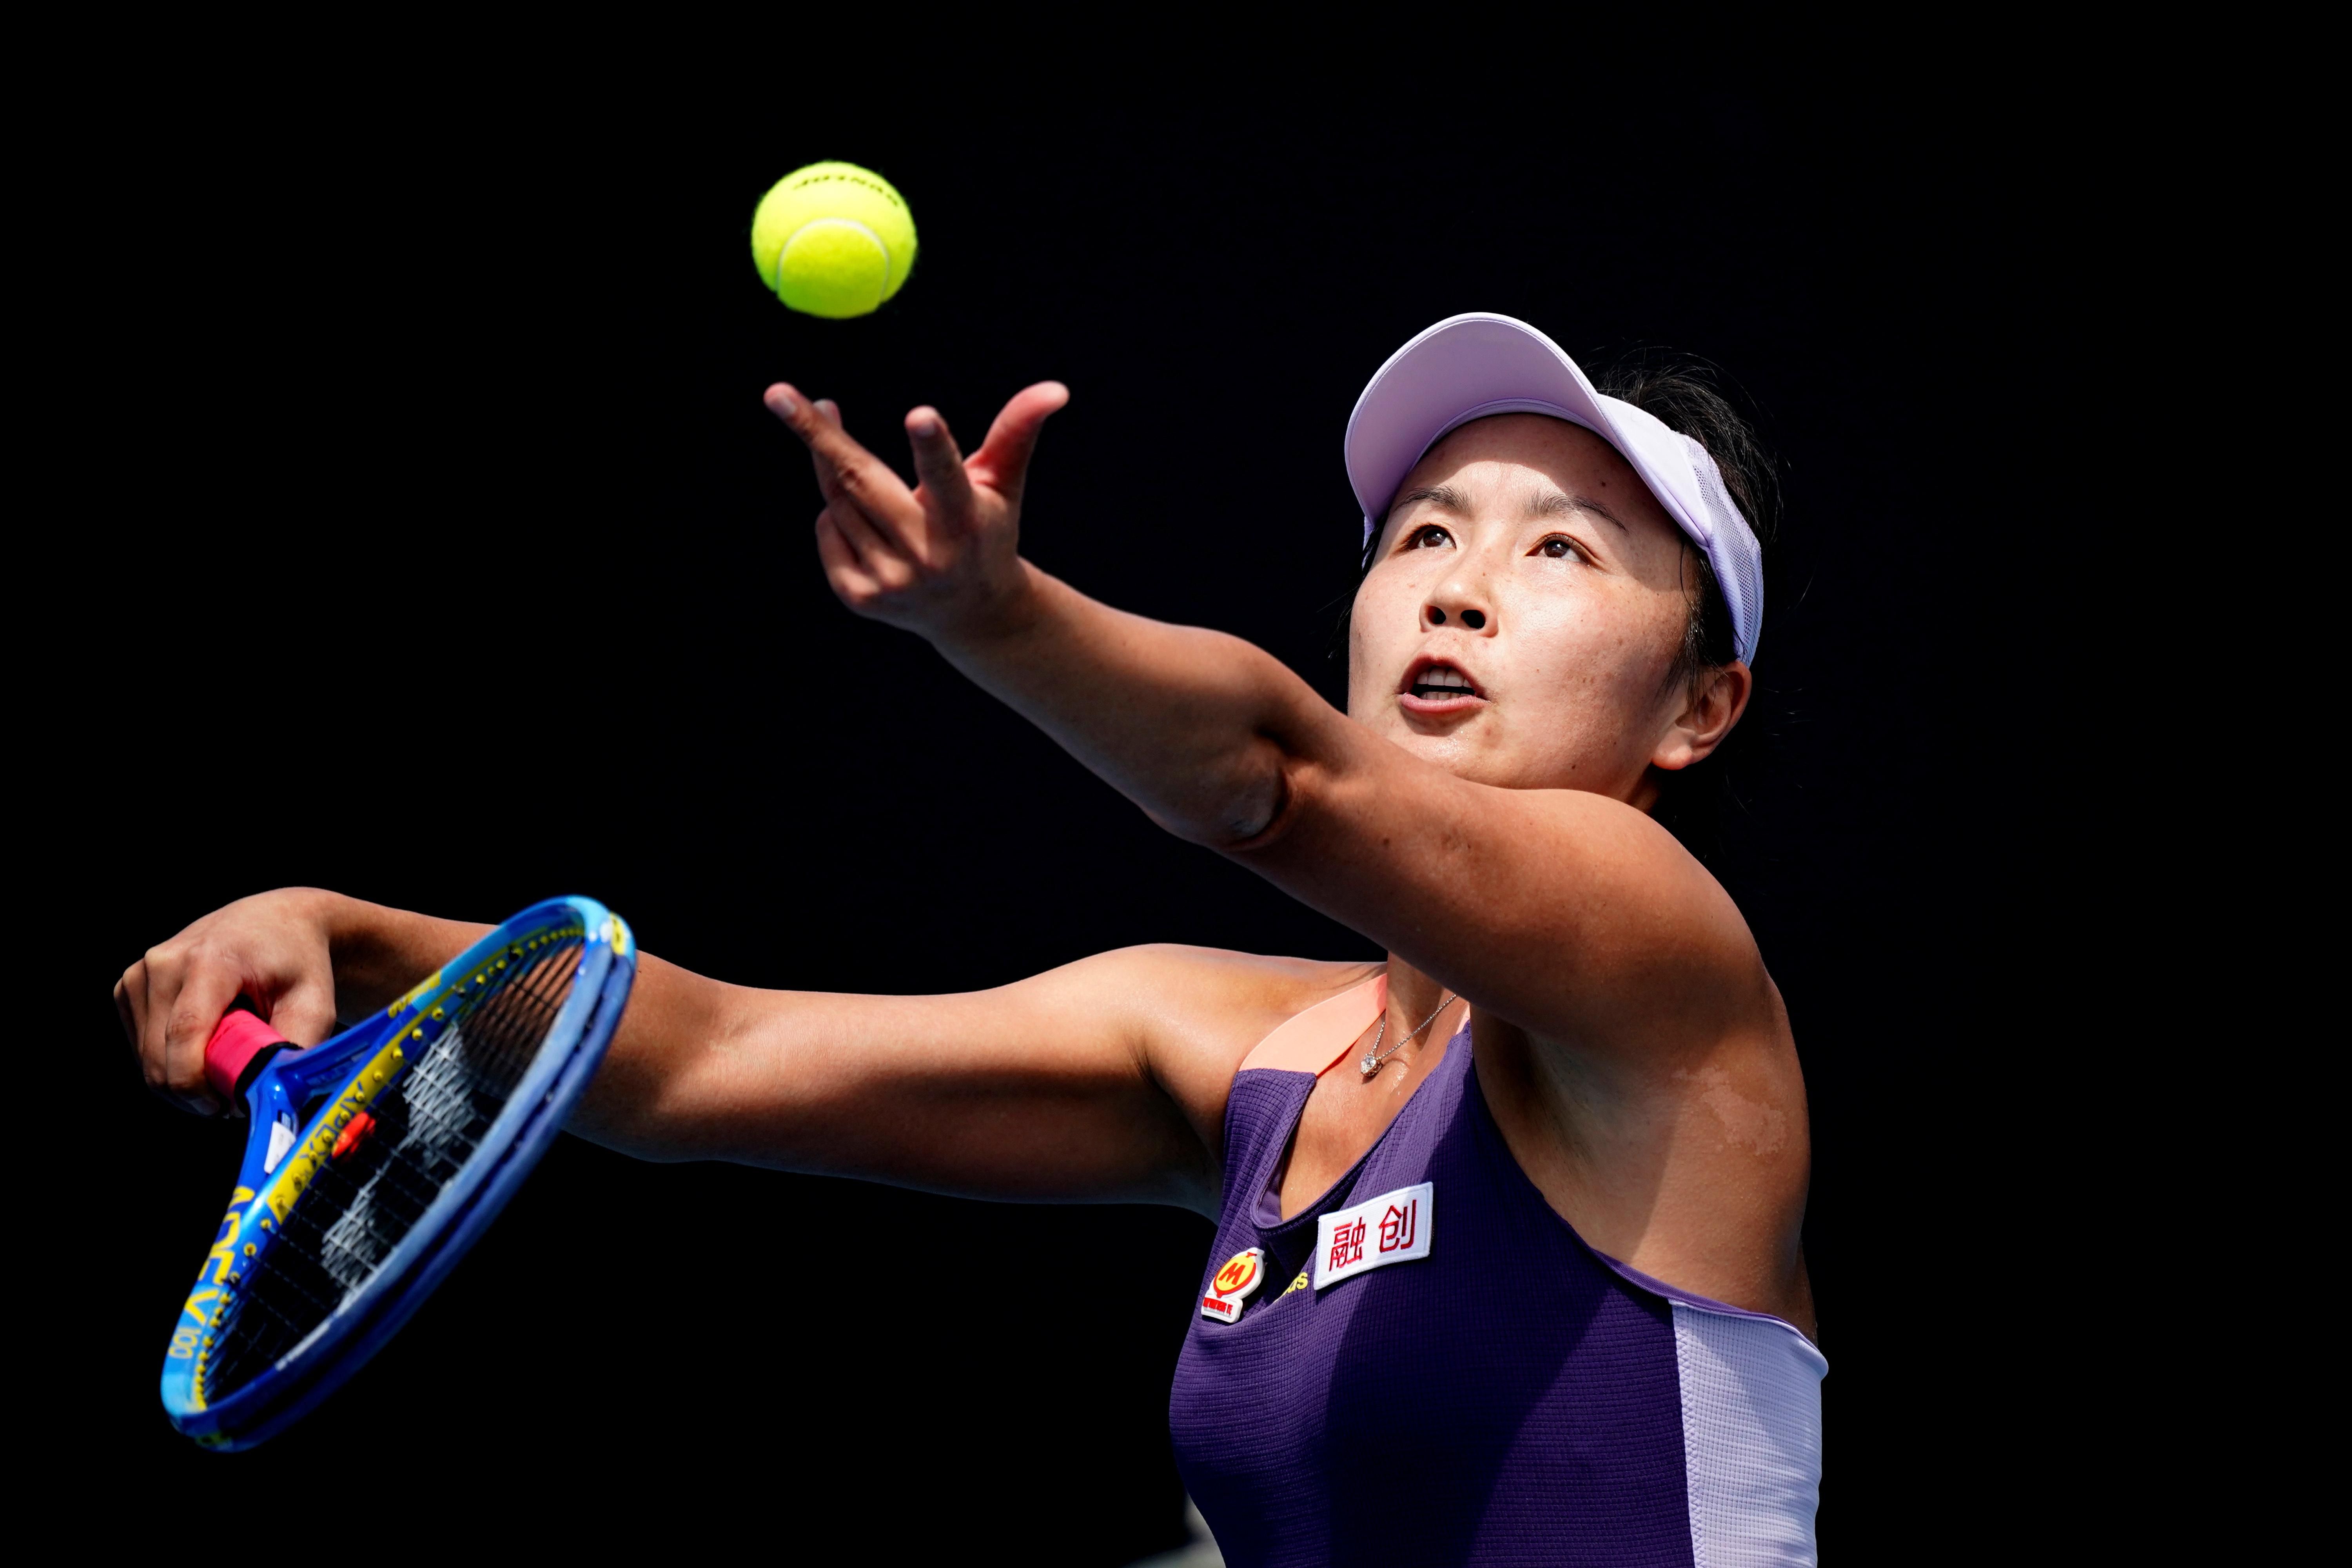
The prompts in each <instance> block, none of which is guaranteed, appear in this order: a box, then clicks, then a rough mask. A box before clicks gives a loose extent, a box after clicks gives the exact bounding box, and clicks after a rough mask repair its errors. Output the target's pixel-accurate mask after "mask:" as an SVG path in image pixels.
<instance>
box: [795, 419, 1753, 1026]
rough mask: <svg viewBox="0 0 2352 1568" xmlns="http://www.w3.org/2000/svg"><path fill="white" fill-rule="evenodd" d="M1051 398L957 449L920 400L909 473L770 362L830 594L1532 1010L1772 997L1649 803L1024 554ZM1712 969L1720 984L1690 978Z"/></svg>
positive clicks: (1361, 918)
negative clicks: (1406, 712) (1074, 579)
mask: <svg viewBox="0 0 2352 1568" xmlns="http://www.w3.org/2000/svg"><path fill="white" fill-rule="evenodd" d="M1064 401H1066V393H1065V392H1064V391H1063V389H1062V388H1061V387H1060V386H1058V385H1056V384H1051V383H1048V384H1043V385H1039V386H1034V387H1031V388H1029V389H1028V390H1027V391H1024V392H1023V393H1021V394H1020V395H1017V396H1016V397H1014V398H1013V401H1012V402H1011V403H1010V404H1008V405H1006V406H1005V409H1004V411H1003V414H1001V415H1000V416H998V418H997V420H996V423H995V426H994V427H993V428H992V429H991V430H990V432H989V436H988V439H987V441H986V443H985V444H983V445H982V447H981V449H980V450H979V451H978V452H977V453H975V454H973V455H972V456H971V458H968V459H967V458H962V457H961V454H960V453H959V452H958V450H957V447H956V445H955V442H954V440H953V438H952V437H950V434H949V433H948V430H947V427H946V424H945V422H944V421H943V420H942V419H941V418H940V416H939V415H938V413H937V412H936V411H935V410H932V409H929V408H918V409H916V410H915V411H914V412H913V413H911V414H909V415H908V417H907V422H906V427H907V434H908V439H909V441H910V443H911V444H912V447H913V449H914V458H915V469H916V473H917V475H918V477H919V484H918V486H917V487H916V488H915V489H911V490H910V489H908V488H907V486H906V485H905V484H904V483H903V482H902V481H901V480H900V479H898V476H897V475H896V474H895V473H893V472H892V471H891V470H890V468H888V467H887V465H885V464H883V463H881V462H879V461H878V460H877V459H876V458H874V457H873V456H872V455H871V454H869V453H868V452H866V449H865V448H864V447H861V446H859V445H858V443H857V442H856V441H855V440H853V439H852V438H851V437H849V436H848V434H847V433H846V432H845V430H844V429H843V427H842V425H841V421H840V418H839V416H838V414H837V412H836V411H835V410H834V409H833V408H832V406H831V405H825V404H812V403H810V402H809V401H808V400H806V399H805V398H803V396H802V395H800V394H799V393H798V392H797V391H796V390H794V389H793V388H792V387H790V386H786V385H778V386H775V387H772V388H771V389H770V390H769V393H768V405H769V407H770V408H771V409H772V411H774V413H775V414H776V415H777V416H778V417H779V418H781V419H782V420H783V421H784V423H785V424H786V425H788V426H791V427H792V429H793V431H794V433H795V434H797V435H799V436H800V437H801V438H802V439H803V441H805V442H806V443H807V444H808V447H809V449H810V451H811V454H812V456H813V457H814V460H815V465H816V471H817V479H818V483H819V486H820V488H821V489H822V490H823V491H824V498H825V506H824V511H823V512H822V513H821V514H820V515H819V517H818V520H817V524H816V535H817V545H818V550H819V552H820V554H821V555H822V556H823V558H824V565H825V570H826V573H827V574H828V576H829V578H830V579H831V582H832V584H833V587H834V590H835V593H836V594H837V595H839V596H840V597H841V599H842V600H843V601H844V603H845V604H846V605H849V607H850V608H852V609H854V610H856V611H857V612H858V613H859V614H861V615H865V616H872V617H874V618H876V619H879V620H884V621H887V622H890V623H892V624H894V625H898V626H904V627H906V628H907V629H908V630H911V631H915V632H917V633H919V634H920V635H922V636H924V637H928V638H929V640H930V641H931V642H932V643H933V645H934V646H936V647H938V648H939V650H940V653H942V654H943V655H944V656H946V658H948V659H950V661H951V662H952V663H954V664H955V665H956V667H957V668H960V669H961V670H962V671H963V672H964V673H965V674H966V675H968V676H970V677H971V679H973V680H974V681H976V682H978V683H979V684H980V685H981V686H982V687H984V688H986V689H988V690H989V691H991V692H992V693H994V694H995V695H996V696H998V697H1000V698H1001V699H1003V700H1004V701H1005V702H1007V703H1008V704H1010V705H1011V706H1012V707H1013V708H1014V709H1015V710H1018V711H1020V712H1021V713H1022V714H1023V715H1024V716H1025V717H1026V718H1028V719H1029V720H1031V721H1033V722H1034V723H1035V724H1037V725H1038V727H1039V728H1041V729H1043V730H1045V731H1046V732H1047V733H1048V734H1050V735H1052V736H1053V737H1054V739H1055V741H1056V742H1059V743H1060V744H1061V745H1062V746H1063V747H1064V748H1065V749H1066V750H1067V751H1068V752H1070V753H1071V754H1072V755H1074V756H1076V758H1077V759H1078V760H1079V761H1081V762H1082V763H1086V765H1087V767H1089V768H1091V769H1092V770H1093V771H1094V772H1096V773H1099V774H1100V775H1102V777H1103V778H1104V779H1106V780H1108V782H1109V783H1110V784H1113V785H1114V786H1116V787H1117V788H1118V789H1119V790H1120V791H1121V792H1122V793H1124V794H1125V795H1127V796H1128V797H1129V799H1131V800H1133V801H1134V802H1135V803H1136V804H1137V805H1139V806H1141V807H1142V808H1143V810H1144V811H1145V812H1147V813H1148V814H1150V816H1151V817H1152V818H1153V820H1155V821H1157V822H1159V823H1160V825H1161V826H1165V827H1167V828H1168V829H1169V830H1170V831H1171V832H1173V833H1176V834H1178V835H1180V836H1181V837H1185V838H1188V839H1190V840H1192V841H1193V842H1196V843H1200V844H1203V845H1206V846H1208V847H1212V848H1214V849H1217V850H1219V851H1221V852H1223V853H1224V854H1226V855H1229V856H1231V857H1233V858H1235V859H1237V860H1239V861H1240V862H1242V863H1243V864H1244V865H1246V866H1249V867H1250V868H1252V869H1254V870H1256V871H1258V872H1259V873H1261V874H1262V875H1264V876H1265V877H1267V878H1268V879H1271V880H1272V881H1274V882H1275V883H1276V884H1277V885H1278V886H1280V887H1282V888H1284V889H1286V890H1288V891H1289V892H1291V893H1293V894H1295V895H1296V896H1297V897H1298V898H1300V899H1301V900H1305V901H1306V902H1307V903H1308V904H1311V905H1313V906H1314V907H1316V908H1317V909H1319V910H1323V911H1325V912H1326V913H1328V914H1330V915H1331V916H1333V917H1334V918H1336V919H1338V920H1339V921H1343V922H1345V923H1346V924H1348V925H1349V926H1351V927H1353V928H1354V929H1355V930H1357V931H1362V932H1364V933H1365V934H1366V935H1368V936H1370V937H1372V938H1374V939H1375V940H1377V941H1379V942H1382V943H1384V944H1386V945H1387V946H1388V948H1389V949H1390V950H1391V952H1396V953H1399V954H1401V955H1402V957H1404V958H1405V959H1407V960H1408V961H1409V962H1411V963H1413V964H1414V965H1415V966H1416V967H1418V968H1420V969H1421V970H1423V972H1424V973H1429V974H1432V975H1433V976H1435V977H1437V978H1438V979H1439V980H1441V981H1443V982H1444V984H1448V985H1450V986H1452V987H1453V988H1454V989H1455V990H1458V991H1460V992H1461V993H1462V994H1465V995H1467V996H1469V997H1470V998H1472V1000H1473V1001H1475V1002H1476V1003H1477V1004H1479V1005H1481V1006H1482V1007H1484V1008H1486V1010H1487V1011H1489V1012H1491V1013H1494V1014H1496V1015H1497V1016H1501V1017H1503V1018H1506V1019H1508V1020H1509V1021H1511V1022H1513V1023H1516V1024H1517V1025H1519V1026H1522V1027H1524V1028H1527V1029H1528V1030H1530V1031H1531V1032H1533V1033H1535V1034H1537V1035H1538V1036H1542V1037H1549V1038H1553V1039H1561V1040H1567V1039H1584V1040H1616V1041H1622V1042H1627V1043H1634V1042H1638V1041H1640V1040H1642V1039H1643V1038H1645V1037H1646V1038H1657V1037H1661V1031H1663V1033H1664V1035H1666V1036H1671V1037H1676V1038H1692V1037H1713V1036H1715V1035H1717V1034H1719V1033H1720V1032H1721V1029H1722V1028H1723V1027H1725V1026H1737V1024H1738V1022H1740V1021H1741V1020H1743V1019H1745V1020H1748V1021H1753V1020H1754V1019H1758V1018H1765V1017H1769V1016H1770V1007H1771V1005H1770V1002H1769V983H1768V982H1767V981H1766V978H1765V976H1764V973H1763V969H1762V966H1761V963H1759V961H1758V958H1757V954H1756V952H1755V948H1754V944H1753V942H1752V941H1751V940H1750V939H1749V937H1748V931H1747V927H1746V923H1745V921H1742V920H1741V919H1740V917H1739V913H1738V910H1737V909H1736V908H1735V907H1734V906H1733V905H1732V903H1731V900H1729V898H1728V897H1727V896H1726V895H1725V894H1724V892H1723V891H1722V889H1720V887H1718V886H1717V884H1716V882H1715V880H1714V879H1712V878H1711V877H1709V876H1708V875H1707V874H1706V871H1705V870H1704V869H1703V868H1700V867H1699V866H1698V865H1697V864H1696V862H1695V861H1693V860H1691V858H1689V857H1688V856H1687V855H1686V854H1685V853H1684V852H1683V850H1682V849H1681V847H1679V846H1678V845H1676V844H1675V842H1674V840H1673V839H1672V837H1670V836H1668V835H1667V834H1666V833H1665V832H1664V830H1662V829H1660V828H1659V827H1658V826H1656V825H1655V824H1654V823H1652V822H1651V821H1650V820H1649V818H1648V817H1647V816H1644V815H1643V813H1641V812H1639V811H1637V810H1635V809H1634V808H1633V807H1631V806H1629V805H1624V804H1622V802H1619V801H1616V800H1613V799H1610V798H1608V797H1605V796H1602V795H1593V794H1589V793H1585V792H1582V791H1574V790H1516V789H1501V788H1496V787H1492V786H1489V785H1486V784H1475V783H1472V782H1470V781H1468V780H1465V779H1463V778H1460V777H1457V776H1456V775H1454V774H1453V773H1448V772H1447V771H1445V770H1444V769H1443V768H1440V767H1437V766H1435V765H1433V764H1431V763H1425V762H1423V761H1422V760H1420V759H1418V758H1416V757H1414V756H1412V754H1410V753H1409V752H1405V751H1404V750H1403V749H1402V748H1400V747H1398V746H1395V745H1393V744H1391V743H1390V742H1387V741H1385V740H1383V739H1381V737H1379V736H1377V735H1374V734H1373V733H1372V732H1371V731H1369V730H1366V729H1364V728H1363V727H1362V726H1360V725H1359V724H1356V723H1355V722H1353V721H1350V720H1349V718H1348V717H1347V716H1346V715H1345V714H1342V713H1340V712H1339V711H1338V710H1335V709H1333V708H1332V707H1331V706H1330V705H1329V704H1328V703H1327V702H1325V701H1324V700H1322V699H1321V698H1320V697H1318V695H1317V694H1316V693H1315V691H1314V690H1313V689H1311V688H1310V687H1308V686H1307V683H1306V682H1305V681H1303V680H1301V679H1298V677H1297V676H1296V675H1295V674H1293V673H1292V672H1291V671H1290V670H1289V669H1288V668H1286V667H1285V666H1284V665H1282V664H1281V663H1280V662H1279V661H1277V660H1276V659H1275V658H1271V657H1270V656H1268V655H1267V654H1265V652H1263V651H1262V650H1260V649H1258V648H1256V647H1253V646H1252V645H1250V644H1249V643H1246V642H1244V641H1243V640H1241V639H1240V638H1238V637H1229V636H1226V635H1224V634H1223V633H1218V632H1213V631H1206V630H1202V629H1200V628H1197V627H1190V626H1169V625H1166V624H1163V623H1161V622H1158V621H1152V620H1149V619H1146V618H1144V617H1142V616H1133V615H1129V614H1126V613H1125V612H1122V611H1119V610H1116V609H1113V608H1111V607H1110V606H1108V605H1102V604H1099V603H1097V602H1096V601H1094V600H1092V599H1089V598H1087V596H1086V595H1083V594H1081V593H1079V592H1077V591H1076V589H1074V588H1072V587H1071V586H1069V585H1068V584H1066V583H1063V582H1060V581H1059V580H1057V579H1055V578H1054V577H1052V576H1050V575H1048V574H1045V573H1044V572H1041V571H1039V570H1038V569H1037V568H1036V567H1035V566H1034V565H1032V564H1031V563H1029V562H1027V561H1026V560H1024V558H1023V557H1022V556H1021V554H1020V541H1019V511H1020V498H1021V488H1022V480H1023V477H1024V471H1025V468H1026V465H1027V462H1028V458H1029V455H1030V453H1031V450H1032V449H1033V447H1034V444H1035V441H1036V437H1037V432H1038V429H1039V427H1040V426H1042V425H1043V423H1044V422H1045V418H1046V417H1047V416H1049V415H1051V414H1052V413H1053V412H1054V411H1055V409H1057V408H1059V407H1060V406H1061V405H1062V404H1063V403H1064ZM1710 975H1712V976H1714V977H1717V978H1720V979H1722V980H1724V981H1726V982H1727V983H1728V984H1692V982H1693V980H1694V979H1695V978H1701V977H1706V976H1710ZM1602 981H1605V982H1607V983H1606V984H1596V982H1602ZM1695 1015H1704V1016H1695ZM1694 1026H1696V1027H1694Z"/></svg>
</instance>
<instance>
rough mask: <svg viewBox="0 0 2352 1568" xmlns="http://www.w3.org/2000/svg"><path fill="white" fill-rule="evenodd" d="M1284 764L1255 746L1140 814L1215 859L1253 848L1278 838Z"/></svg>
mask: <svg viewBox="0 0 2352 1568" xmlns="http://www.w3.org/2000/svg"><path fill="white" fill-rule="evenodd" d="M1286 762H1287V759H1286V758H1285V757H1284V756H1283V754H1282V753H1281V752H1280V751H1279V750H1277V749H1276V747H1275V746H1274V744H1273V743H1272V742H1266V741H1260V742H1257V743H1256V744H1255V745H1253V746H1251V747H1250V748H1248V749H1247V751H1245V752H1244V753H1242V754H1241V755H1240V756H1238V757H1236V758H1234V760H1233V761H1232V762H1231V763H1228V764H1227V765H1225V766H1223V767H1222V768H1217V769H1213V770H1211V769H1204V770H1203V771H1202V777H1201V778H1200V779H1199V780H1198V781H1197V782H1196V785H1195V787H1194V788H1193V789H1192V790H1190V791H1187V792H1185V795H1184V797H1182V798H1180V799H1178V800H1175V801H1171V802H1170V803H1168V806H1167V808H1165V809H1158V810H1155V809H1153V808H1151V807H1150V806H1147V807H1146V808H1145V814H1146V815H1147V816H1150V818H1151V820H1152V821H1153V822H1155V823H1157V824H1158V825H1159V826H1160V827H1161V828H1163V829H1165V830H1166V831H1167V832H1170V833H1172V834H1174V835H1175V836H1176V837H1179V838H1181V839H1183V840H1184V841H1185V842H1186V843H1188V844H1198V845H1200V846H1201V847H1202V848H1205V849H1214V850H1217V851H1218V852H1219V853H1221V854H1231V853H1233V852H1234V851H1236V850H1241V849H1248V848H1254V847H1256V846H1257V845H1259V844H1261V843H1264V842H1266V841H1267V840H1268V839H1269V838H1270V837H1272V836H1273V835H1275V834H1276V833H1278V832H1279V831H1280V828H1281V825H1282V823H1283V821H1284V820H1285V819H1286V816H1288V815H1289V807H1290V794H1291V792H1290V783H1289V778H1288V770H1287V768H1286Z"/></svg>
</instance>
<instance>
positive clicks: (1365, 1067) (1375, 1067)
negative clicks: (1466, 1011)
mask: <svg viewBox="0 0 2352 1568" xmlns="http://www.w3.org/2000/svg"><path fill="white" fill-rule="evenodd" d="M1453 1005H1454V993H1453V992H1451V991H1448V992H1447V993H1446V994H1445V1000H1444V1001H1443V1002H1440V1003H1439V1004H1438V1005H1437V1012H1436V1013H1432V1014H1431V1015H1430V1016H1428V1017H1426V1018H1423V1020H1422V1021H1421V1029H1426V1028H1427V1027H1429V1026H1431V1025H1432V1024H1434V1023H1435V1022H1437V1014H1438V1013H1443V1012H1444V1011H1445V1010H1446V1009H1447V1008H1448V1007H1451V1006H1453ZM1421 1029H1415V1030H1414V1031H1413V1032H1412V1035H1399V1036H1398V1037H1397V1043H1396V1044H1395V1045H1393V1046H1391V1047H1389V1048H1388V1049H1387V1050H1385V1051H1383V1050H1381V1041H1382V1040H1384V1039H1386V1038H1388V1034H1389V1010H1388V1009H1387V1008H1386V1007H1383V1008H1381V1028H1380V1033H1378V1034H1376V1035H1374V1036H1373V1037H1372V1048H1371V1049H1370V1050H1369V1051H1367V1052H1365V1053H1364V1059H1363V1060H1362V1061H1360V1062H1358V1063H1357V1064H1356V1066H1357V1067H1358V1068H1360V1069H1362V1071H1363V1075H1364V1076H1365V1077H1366V1078H1370V1077H1371V1076H1372V1075H1373V1074H1374V1073H1376V1072H1378V1071H1380V1070H1381V1063H1382V1062H1385V1061H1387V1060H1388V1059H1389V1058H1391V1057H1392V1056H1394V1055H1396V1054H1397V1053H1398V1052H1399V1051H1401V1050H1402V1049H1404V1043H1405V1042H1406V1041H1407V1040H1410V1039H1412V1037H1413V1035H1418V1034H1420V1033H1421Z"/></svg>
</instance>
